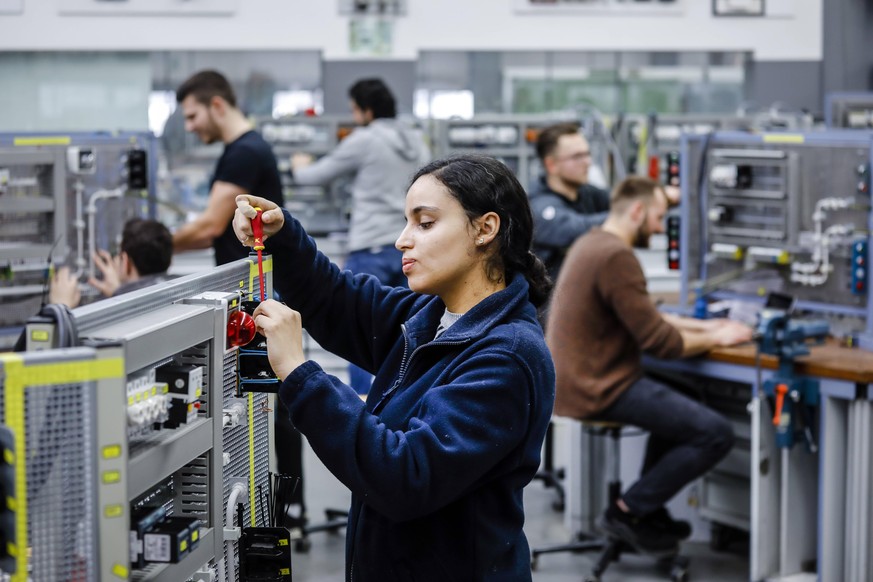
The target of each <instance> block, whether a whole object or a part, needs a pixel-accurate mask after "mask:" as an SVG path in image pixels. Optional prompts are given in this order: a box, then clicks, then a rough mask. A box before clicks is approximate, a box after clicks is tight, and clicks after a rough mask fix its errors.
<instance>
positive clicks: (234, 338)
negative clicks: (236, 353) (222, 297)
mask: <svg viewBox="0 0 873 582" xmlns="http://www.w3.org/2000/svg"><path fill="white" fill-rule="evenodd" d="M255 333H257V329H256V326H255V320H254V319H253V318H252V316H251V315H249V314H248V313H246V312H245V311H234V312H233V313H231V314H230V317H228V318H227V347H228V349H230V348H238V347H240V346H244V345H247V344H248V343H250V342H251V341H252V340H253V339H255Z"/></svg>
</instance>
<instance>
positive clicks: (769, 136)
mask: <svg viewBox="0 0 873 582" xmlns="http://www.w3.org/2000/svg"><path fill="white" fill-rule="evenodd" d="M804 140H805V138H804V137H803V136H802V135H800V134H797V133H765V134H764V143H803V142H804Z"/></svg>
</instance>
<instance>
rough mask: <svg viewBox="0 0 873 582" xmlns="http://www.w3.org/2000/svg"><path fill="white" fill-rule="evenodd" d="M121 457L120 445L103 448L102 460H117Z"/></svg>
mask: <svg viewBox="0 0 873 582" xmlns="http://www.w3.org/2000/svg"><path fill="white" fill-rule="evenodd" d="M120 456H121V445H107V446H105V447H103V458H104V459H117V458H118V457H120Z"/></svg>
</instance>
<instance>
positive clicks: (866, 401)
mask: <svg viewBox="0 0 873 582" xmlns="http://www.w3.org/2000/svg"><path fill="white" fill-rule="evenodd" d="M644 364H645V366H646V369H647V370H649V371H650V372H655V373H658V372H671V373H673V374H674V375H678V376H680V377H683V378H684V379H685V380H686V381H690V382H698V383H700V384H702V385H706V384H707V382H712V381H716V382H717V381H721V382H723V383H724V384H725V385H728V386H737V385H746V386H747V387H748V388H750V390H748V391H746V392H741V393H740V394H745V395H750V399H749V401H748V403H747V405H746V410H747V412H748V416H747V420H748V425H747V426H745V427H743V426H736V425H735V432H736V433H737V435H738V439H737V440H738V445H737V446H738V447H740V446H741V443H742V442H743V441H744V438H745V437H748V439H749V441H748V449H747V451H740V453H741V456H740V457H739V458H741V459H748V462H749V473H748V475H749V483H748V496H749V499H748V501H749V507H748V515H749V533H750V545H749V548H750V550H749V551H750V576H749V579H750V580H763V579H768V580H779V579H781V578H786V579H787V578H788V577H789V576H792V575H796V574H798V573H800V572H804V571H806V572H808V571H810V569H812V570H813V571H817V574H818V580H823V581H827V580H866V579H868V578H867V577H866V575H867V573H869V572H870V571H871V569H873V562H871V560H870V558H869V557H868V555H867V554H868V552H867V548H869V547H870V544H871V542H873V518H871V516H873V503H871V500H873V486H871V483H873V452H871V451H873V390H870V389H869V387H870V385H871V384H873V352H869V351H866V350H863V349H860V348H852V347H847V346H845V345H841V344H840V342H838V341H837V340H834V339H829V340H828V341H826V342H825V343H824V344H822V345H813V346H810V354H809V355H806V356H800V357H798V358H797V359H796V360H795V371H796V373H797V374H798V375H800V376H803V377H807V378H811V379H814V380H816V381H817V382H818V383H819V390H820V395H821V402H820V406H819V414H818V419H817V422H816V423H815V424H816V426H815V427H814V433H815V436H816V438H815V442H816V444H817V450H815V451H810V450H808V448H807V447H806V446H805V445H804V444H803V443H798V444H796V445H795V446H794V447H793V448H791V449H782V448H778V447H777V446H776V442H775V431H774V426H773V419H772V418H773V411H772V409H771V406H770V404H768V403H767V398H766V396H765V395H764V393H763V390H762V389H760V387H761V386H762V385H763V382H765V381H766V380H767V379H769V378H771V377H772V376H773V375H774V374H775V372H776V370H777V367H778V359H777V358H775V357H773V356H769V355H761V356H760V357H759V356H758V355H757V346H756V345H755V344H752V343H750V344H744V345H740V346H734V347H720V348H716V349H713V350H711V351H710V352H708V353H707V354H705V355H702V356H700V357H697V358H690V359H682V360H670V361H666V360H657V359H653V358H648V357H646V358H644ZM702 379H706V380H702ZM732 421H733V422H737V416H736V415H735V416H734V417H732ZM742 455H745V456H742ZM713 473H715V474H716V477H717V473H718V467H717V468H716V470H715V471H713ZM710 481H711V482H710ZM719 483H721V484H722V485H721V487H722V489H723V488H724V483H730V484H731V486H732V487H734V488H735V489H736V488H738V487H742V485H739V483H740V481H738V480H736V479H734V480H733V481H731V480H725V479H721V480H720V481H719V480H718V479H717V478H715V477H713V476H711V475H710V476H704V478H703V479H702V480H701V491H702V494H701V513H702V514H703V515H704V516H707V517H708V518H709V516H708V515H707V513H706V511H707V506H708V504H709V505H712V506H716V507H715V509H716V510H712V511H710V514H712V515H713V516H714V519H716V520H718V516H719V513H720V512H719V511H717V509H718V506H719V505H720V503H721V504H722V505H723V501H722V502H719V501H718V500H719V499H722V500H724V499H733V500H736V499H738V498H741V496H740V495H738V493H737V491H736V490H734V491H732V492H726V491H720V492H719V488H718V486H717V485H718V484H719ZM728 493H730V494H728ZM743 509H745V508H743Z"/></svg>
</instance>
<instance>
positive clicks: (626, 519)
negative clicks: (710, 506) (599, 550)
mask: <svg viewBox="0 0 873 582" xmlns="http://www.w3.org/2000/svg"><path fill="white" fill-rule="evenodd" d="M666 211H667V197H666V195H665V193H664V191H663V188H662V187H661V186H660V185H659V184H658V183H656V182H654V181H652V180H649V179H648V178H641V177H632V178H628V179H626V180H624V181H623V182H621V183H620V184H618V185H617V186H616V187H615V189H614V190H613V191H612V194H611V201H610V212H609V216H608V217H607V219H606V221H605V222H604V223H603V226H602V227H601V228H596V229H594V230H592V231H591V232H589V233H588V234H586V235H584V236H583V237H581V238H580V239H578V240H577V241H576V242H575V243H574V244H573V246H572V247H571V248H570V250H569V252H568V253H567V257H566V259H565V261H564V266H563V269H562V271H561V274H560V276H559V278H558V282H557V285H556V287H555V290H554V294H553V297H552V309H551V313H550V314H549V320H548V325H547V327H546V329H547V334H546V339H547V342H548V344H549V348H550V349H551V351H552V357H553V359H554V361H555V370H556V372H557V392H556V397H555V414H557V415H561V416H569V417H573V418H579V419H597V420H608V421H613V422H621V423H624V424H630V425H634V426H638V427H641V428H643V429H645V430H647V431H649V433H650V436H649V441H648V444H647V448H646V457H645V461H644V463H643V468H642V474H641V477H640V479H639V480H638V481H637V482H636V483H634V484H633V485H631V486H630V487H629V488H628V489H627V490H626V491H625V492H623V494H622V495H621V497H620V498H619V499H618V501H617V503H616V504H615V505H613V506H611V507H609V508H607V510H606V512H605V513H604V516H603V518H601V520H600V527H601V528H602V529H603V530H605V531H606V532H607V533H609V534H611V535H614V536H616V537H618V538H620V539H622V540H624V541H626V542H627V543H629V544H631V545H632V546H634V547H635V548H637V549H638V550H640V551H643V552H648V553H656V554H658V553H671V552H674V551H675V550H676V546H677V543H678V541H679V540H680V539H684V538H687V537H688V536H689V535H690V533H691V528H690V526H689V524H688V523H687V522H684V521H674V520H673V519H672V518H671V517H670V514H669V513H668V512H667V510H666V509H665V508H664V504H665V503H666V502H667V501H669V500H670V498H672V497H673V496H674V495H675V494H676V493H678V492H679V491H680V490H681V489H682V487H684V486H685V485H686V484H687V483H689V482H691V481H693V480H694V479H696V478H698V477H699V476H700V475H702V474H703V473H705V472H706V471H708V470H709V469H710V468H712V467H713V466H714V465H715V464H716V463H718V462H719V461H720V460H721V459H722V458H723V457H724V456H725V455H726V454H727V453H728V451H729V450H730V448H731V447H732V446H733V439H734V437H733V431H732V429H731V425H730V423H729V422H728V421H727V420H726V419H725V418H723V417H722V416H721V415H719V414H717V413H716V412H714V411H713V410H710V409H709V408H707V407H706V406H704V405H702V404H700V403H699V402H697V401H695V400H692V399H691V398H689V397H687V396H685V395H683V394H681V393H679V392H677V391H676V390H674V389H672V388H670V387H668V386H666V385H664V384H661V383H659V382H655V381H654V380H651V379H649V378H647V377H646V376H644V374H643V368H642V354H643V352H645V353H647V354H650V355H652V356H655V357H658V358H680V357H687V356H694V355H697V354H701V353H703V352H706V351H708V350H709V349H711V348H713V347H715V346H728V345H734V344H738V343H743V342H746V341H749V340H751V338H752V329H751V328H749V327H748V326H746V325H743V324H740V323H736V322H731V321H728V320H707V321H701V320H696V319H690V318H684V317H678V316H672V315H666V314H661V313H659V312H658V310H657V309H656V307H655V305H654V303H653V302H652V300H651V298H650V297H649V295H648V292H647V290H646V278H645V275H644V274H643V270H642V267H641V266H640V264H639V261H638V260H637V258H636V256H635V255H634V252H633V247H643V248H645V247H647V246H648V242H649V237H650V236H651V235H652V234H653V233H660V232H663V231H664V225H663V222H664V214H665V213H666Z"/></svg>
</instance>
